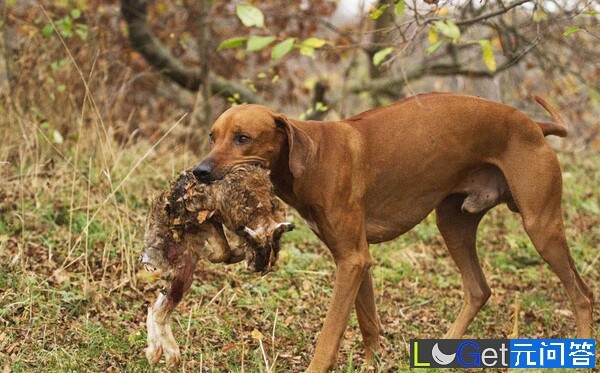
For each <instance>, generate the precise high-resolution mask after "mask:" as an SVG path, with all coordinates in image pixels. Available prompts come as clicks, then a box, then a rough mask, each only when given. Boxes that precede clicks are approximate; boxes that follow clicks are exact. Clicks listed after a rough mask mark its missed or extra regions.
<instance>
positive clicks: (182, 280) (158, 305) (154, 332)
mask: <svg viewBox="0 0 600 373" xmlns="http://www.w3.org/2000/svg"><path fill="white" fill-rule="evenodd" d="M188 254H189V255H184V256H183V257H182V258H181V262H180V265H179V267H178V268H176V269H175V271H176V273H175V276H174V277H173V279H172V280H171V281H170V283H171V286H170V288H169V289H168V291H167V292H166V293H165V294H163V293H161V294H160V295H159V296H158V299H157V300H156V302H155V303H154V305H153V306H152V307H150V308H148V318H147V320H146V326H147V330H148V348H147V349H146V358H147V359H148V361H149V362H150V364H156V363H157V362H158V361H159V360H160V357H161V355H162V354H163V353H164V355H165V359H166V362H167V365H168V366H178V365H179V361H180V352H179V346H177V342H176V341H175V338H174V337H173V332H172V331H171V323H170V320H169V316H170V315H171V313H172V312H173V310H174V309H175V307H176V306H177V305H178V304H179V302H181V299H182V298H183V296H184V295H185V293H186V292H187V291H188V290H189V289H190V286H191V284H192V280H193V276H194V268H195V267H196V262H197V261H198V258H197V257H196V255H194V254H190V253H188Z"/></svg>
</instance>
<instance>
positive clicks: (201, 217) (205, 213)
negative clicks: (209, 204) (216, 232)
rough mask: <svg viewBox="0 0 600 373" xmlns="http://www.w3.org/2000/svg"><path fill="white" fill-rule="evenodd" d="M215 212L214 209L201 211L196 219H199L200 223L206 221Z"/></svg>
mask: <svg viewBox="0 0 600 373" xmlns="http://www.w3.org/2000/svg"><path fill="white" fill-rule="evenodd" d="M214 213H215V212H214V211H208V210H204V211H200V212H199V213H198V216H197V217H196V219H197V220H198V223H199V224H202V223H204V222H205V221H206V219H209V218H210V217H211V216H213V214H214Z"/></svg>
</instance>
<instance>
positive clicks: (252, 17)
mask: <svg viewBox="0 0 600 373" xmlns="http://www.w3.org/2000/svg"><path fill="white" fill-rule="evenodd" d="M235 13H236V14H237V16H238V18H239V19H240V21H242V23H243V24H244V26H246V27H259V28H264V27H265V16H264V15H263V13H262V11H261V10H260V9H258V8H257V7H255V6H252V5H250V4H245V3H241V4H236V6H235Z"/></svg>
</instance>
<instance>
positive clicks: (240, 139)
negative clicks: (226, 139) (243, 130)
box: [233, 135, 251, 145]
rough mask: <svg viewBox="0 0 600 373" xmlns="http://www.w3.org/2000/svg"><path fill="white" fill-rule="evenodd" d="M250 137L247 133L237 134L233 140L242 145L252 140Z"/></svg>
mask: <svg viewBox="0 0 600 373" xmlns="http://www.w3.org/2000/svg"><path fill="white" fill-rule="evenodd" d="M250 140H251V139H250V137H248V136H246V135H237V136H236V137H235V138H234V139H233V141H234V142H235V143H236V144H238V145H242V144H247V143H249V142H250Z"/></svg>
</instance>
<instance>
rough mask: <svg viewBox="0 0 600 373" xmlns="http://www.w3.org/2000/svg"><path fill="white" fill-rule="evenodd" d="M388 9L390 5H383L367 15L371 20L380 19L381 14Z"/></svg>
mask: <svg viewBox="0 0 600 373" xmlns="http://www.w3.org/2000/svg"><path fill="white" fill-rule="evenodd" d="M389 7H390V4H383V5H382V6H380V7H379V8H377V9H375V10H373V11H372V12H371V13H369V17H370V18H371V19H373V20H375V19H378V18H379V17H381V15H382V14H383V13H385V11H386V10H387V8H389Z"/></svg>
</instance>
